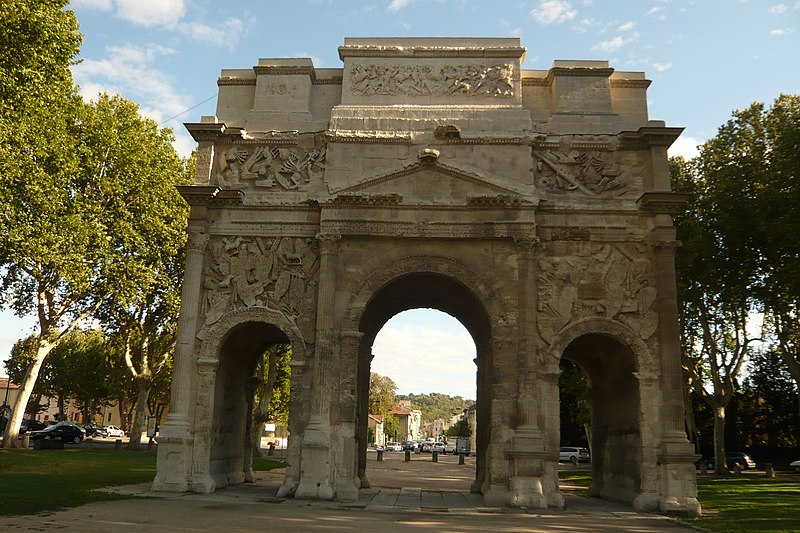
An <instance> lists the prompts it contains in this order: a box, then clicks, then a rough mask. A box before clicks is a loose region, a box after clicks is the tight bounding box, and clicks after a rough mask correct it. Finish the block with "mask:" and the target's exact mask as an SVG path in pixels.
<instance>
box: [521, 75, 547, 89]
mask: <svg viewBox="0 0 800 533" xmlns="http://www.w3.org/2000/svg"><path fill="white" fill-rule="evenodd" d="M552 84H553V79H552V78H551V77H549V76H548V77H546V78H522V86H523V87H550V85H552Z"/></svg>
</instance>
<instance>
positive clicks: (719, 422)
mask: <svg viewBox="0 0 800 533" xmlns="http://www.w3.org/2000/svg"><path fill="white" fill-rule="evenodd" d="M712 410H713V411H714V474H716V475H718V476H727V475H730V470H728V461H727V459H726V457H725V406H724V405H715V406H712Z"/></svg>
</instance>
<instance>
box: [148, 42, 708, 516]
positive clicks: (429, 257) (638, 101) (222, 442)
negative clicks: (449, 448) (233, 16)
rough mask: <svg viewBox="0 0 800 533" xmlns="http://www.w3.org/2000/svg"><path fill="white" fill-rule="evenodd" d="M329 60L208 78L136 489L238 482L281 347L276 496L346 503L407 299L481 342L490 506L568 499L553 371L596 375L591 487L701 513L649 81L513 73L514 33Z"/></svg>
mask: <svg viewBox="0 0 800 533" xmlns="http://www.w3.org/2000/svg"><path fill="white" fill-rule="evenodd" d="M339 56H340V57H341V59H342V61H343V67H342V68H327V69H325V68H315V67H314V65H313V64H312V62H311V60H310V59H297V58H288V59H287V58H284V59H280V58H279V59H260V60H259V61H258V64H257V65H255V66H253V67H252V68H247V69H235V70H223V71H222V75H221V77H220V78H219V80H218V85H219V98H218V103H217V115H216V116H214V117H203V119H202V121H201V122H199V123H191V124H187V127H188V129H189V131H190V132H191V134H192V135H193V136H194V138H195V140H196V141H197V142H198V149H197V154H198V165H197V172H196V175H195V181H194V185H191V186H186V187H181V193H182V195H183V197H184V198H185V199H186V201H187V202H188V203H189V205H190V206H191V215H190V219H189V227H188V231H189V240H188V249H187V258H186V274H185V279H184V285H183V294H182V297H183V300H182V306H181V314H180V320H179V326H178V344H177V348H176V353H175V366H174V381H173V386H172V402H171V407H170V413H169V419H168V422H167V423H166V424H165V425H164V427H162V432H161V437H160V438H159V447H158V475H157V477H156V479H155V482H154V488H155V489H158V490H171V491H199V492H210V491H214V490H215V489H217V488H220V487H224V486H227V485H229V484H233V483H239V482H245V481H248V480H250V479H252V476H253V472H252V467H251V461H250V457H251V447H250V446H251V445H250V442H251V440H250V431H251V428H250V423H249V416H248V414H249V412H250V409H251V405H252V391H253V387H254V383H253V370H254V365H255V360H256V358H257V357H258V356H259V355H260V354H261V353H263V351H264V349H265V347H267V346H269V345H270V344H272V343H278V342H280V343H290V344H291V345H292V348H293V361H292V363H291V365H292V378H291V407H290V420H289V429H290V438H289V444H288V463H289V466H288V468H287V470H286V476H285V481H284V482H283V485H282V487H281V491H280V492H281V494H282V495H286V496H293V497H296V498H310V499H335V500H342V501H348V500H349V501H352V500H356V499H357V498H358V495H359V489H360V488H361V487H364V486H368V485H369V475H368V474H369V471H368V464H367V461H366V445H367V442H366V438H367V415H368V412H367V395H368V382H369V369H370V361H371V358H372V354H371V346H372V342H373V340H374V339H375V336H376V334H377V333H378V331H379V330H380V329H381V327H382V326H383V325H384V324H385V323H386V321H387V320H388V319H389V318H391V317H392V316H393V315H395V314H397V313H399V312H401V311H404V310H407V309H413V308H421V307H426V308H435V309H438V310H441V311H444V312H446V313H449V314H450V315H452V316H454V317H455V318H457V319H458V320H459V321H460V322H461V323H462V324H463V325H464V326H465V327H466V328H467V329H468V330H469V332H470V333H471V334H472V337H473V339H474V341H475V344H476V348H477V357H476V360H475V361H476V363H475V364H476V366H477V396H478V400H477V404H478V407H477V413H478V415H477V424H476V425H477V427H476V428H474V431H475V432H476V435H477V446H478V459H477V467H476V472H475V480H474V483H473V490H474V491H476V492H480V493H482V495H483V498H484V501H485V503H486V504H487V505H491V506H516V507H528V508H546V507H559V506H562V505H563V501H564V500H563V496H562V494H561V492H560V491H559V484H558V471H557V469H558V465H557V460H558V448H559V444H560V443H559V390H558V376H559V363H560V361H561V359H562V358H568V359H570V360H572V361H573V362H575V363H576V364H578V365H579V366H580V367H581V368H582V369H583V370H584V372H585V373H586V374H587V375H588V377H589V379H590V381H591V396H592V404H593V408H592V452H593V461H592V468H593V474H594V476H593V486H592V491H593V493H594V494H596V495H598V496H600V497H604V498H609V499H613V500H617V501H623V502H627V503H630V504H632V505H633V506H634V507H635V508H636V509H640V510H660V511H667V512H679V513H687V514H695V513H698V512H699V505H698V502H697V499H696V487H695V467H694V460H695V456H694V454H693V450H692V447H691V446H690V445H689V443H688V441H687V439H686V435H685V432H684V420H683V404H682V398H683V395H682V380H681V366H680V347H679V331H678V316H677V306H676V297H675V270H674V254H675V250H676V247H677V245H678V243H677V242H676V241H675V230H674V227H673V224H672V218H671V213H674V211H675V210H676V209H677V208H680V207H681V205H682V204H683V202H684V201H685V197H684V196H683V195H681V194H678V193H674V192H671V191H670V182H669V171H668V164H667V148H668V147H669V146H670V144H671V143H672V142H673V141H674V140H675V139H676V138H677V137H678V135H679V134H680V132H681V130H680V128H670V127H665V125H664V123H663V122H661V121H652V120H649V119H648V115H647V100H646V90H647V87H648V85H649V84H650V81H649V80H647V79H645V77H644V74H643V73H640V72H619V71H616V70H614V69H613V68H611V67H609V65H608V63H607V62H605V61H555V62H554V63H553V66H552V68H550V69H549V70H522V69H521V65H522V61H523V59H524V56H525V48H523V47H522V46H521V45H520V42H519V40H518V39H484V38H481V39H461V38H458V39H454V38H430V39H425V38H391V39H373V38H353V39H345V41H344V45H343V46H341V47H340V48H339ZM465 364H472V362H465ZM442 379H447V376H442ZM565 444H569V443H565Z"/></svg>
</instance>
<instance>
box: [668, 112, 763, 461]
mask: <svg viewBox="0 0 800 533" xmlns="http://www.w3.org/2000/svg"><path fill="white" fill-rule="evenodd" d="M727 135H728V130H726V129H725V128H724V127H723V128H720V132H719V134H718V137H716V138H714V139H711V140H709V141H708V142H706V143H705V144H704V145H703V146H702V147H701V153H700V156H699V157H698V158H697V160H696V161H692V162H689V163H687V162H685V161H682V160H680V159H678V160H673V161H672V163H671V171H672V180H673V189H674V190H679V191H685V192H691V193H693V198H692V200H691V201H690V202H689V203H688V206H687V208H686V211H685V212H684V213H683V214H681V215H679V216H678V217H676V226H677V229H678V238H679V239H680V240H681V241H682V242H683V248H682V249H681V251H680V253H679V254H678V256H677V261H676V263H677V264H676V268H677V271H678V291H679V296H680V299H681V306H682V307H681V325H682V329H683V344H682V345H683V361H684V368H685V370H686V372H687V375H688V381H689V385H690V386H691V387H692V388H693V390H694V391H695V392H696V393H697V394H698V395H699V396H700V397H701V398H702V399H703V400H704V401H705V402H706V403H707V404H708V405H709V407H710V408H711V409H712V411H713V413H714V456H715V458H716V465H715V470H716V472H717V473H719V474H725V473H727V472H728V470H727V465H726V464H725V408H726V407H727V406H728V404H729V403H730V401H731V399H732V397H733V395H734V392H735V390H736V382H737V381H736V380H737V378H738V376H739V373H740V371H741V368H742V365H743V364H744V361H745V359H746V356H747V354H748V352H749V350H750V348H751V344H752V343H753V342H754V341H755V340H757V339H755V338H753V337H752V336H751V334H750V333H749V328H748V326H749V323H748V321H749V320H750V317H751V316H752V313H753V312H754V311H755V310H756V309H757V301H756V300H755V298H754V297H753V290H754V286H755V284H756V283H757V281H758V265H757V261H756V260H755V259H754V258H753V257H752V256H750V255H748V253H747V242H748V240H749V239H750V236H749V235H748V234H747V224H746V223H745V222H744V221H745V220H747V215H748V213H749V211H750V210H752V207H751V206H747V205H745V206H742V207H741V209H739V211H738V213H737V211H736V210H735V209H734V207H735V206H739V205H740V204H741V201H742V196H743V195H744V192H745V190H746V189H747V187H748V186H749V184H747V183H743V182H742V180H741V175H740V174H737V173H735V172H731V171H730V169H728V168H726V167H724V166H720V165H719V164H718V162H719V159H720V158H722V157H724V154H723V153H722V152H724V148H723V146H724V143H721V142H720V141H719V139H720V138H726V137H727ZM737 217H741V219H739V218H737Z"/></svg>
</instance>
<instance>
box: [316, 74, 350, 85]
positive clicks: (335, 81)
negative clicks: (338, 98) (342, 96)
mask: <svg viewBox="0 0 800 533" xmlns="http://www.w3.org/2000/svg"><path fill="white" fill-rule="evenodd" d="M342 81H343V80H342V77H341V76H334V77H333V78H314V79H313V80H312V82H313V84H314V85H341V84H342Z"/></svg>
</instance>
